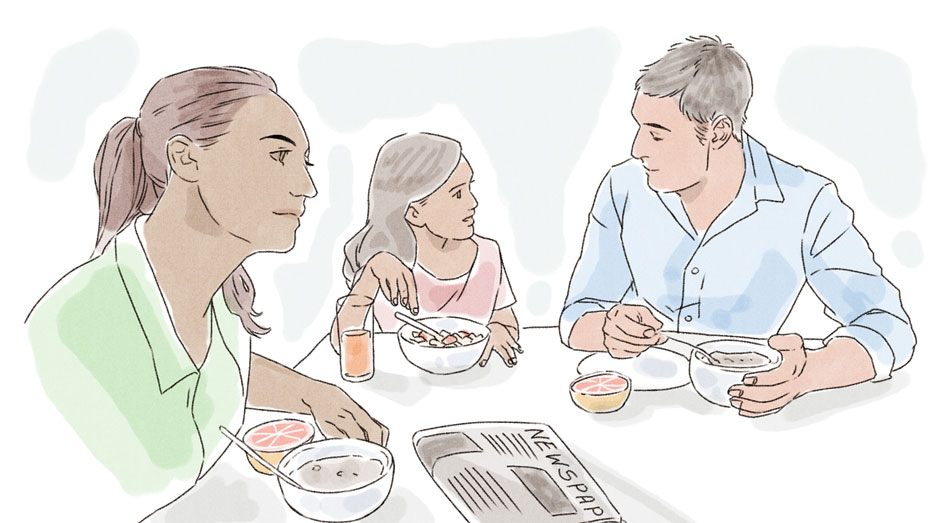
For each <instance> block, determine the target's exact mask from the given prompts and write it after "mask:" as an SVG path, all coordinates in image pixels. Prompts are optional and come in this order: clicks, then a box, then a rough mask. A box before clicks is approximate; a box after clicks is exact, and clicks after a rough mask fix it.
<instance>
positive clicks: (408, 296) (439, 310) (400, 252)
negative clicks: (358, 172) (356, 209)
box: [330, 133, 521, 367]
mask: <svg viewBox="0 0 950 523" xmlns="http://www.w3.org/2000/svg"><path fill="white" fill-rule="evenodd" d="M471 184H472V168H471V166H470V165H469V163H468V160H467V159H466V158H465V156H464V155H462V146H461V144H459V143H458V142H457V141H455V140H453V139H451V138H446V137H444V136H439V135H435V134H428V133H417V134H405V135H400V136H396V137H394V138H392V139H390V140H389V141H387V142H386V143H385V144H383V146H382V147H381V148H380V150H379V154H378V155H377V157H376V165H375V166H374V167H373V175H372V178H371V179H370V183H369V212H368V216H367V219H366V224H365V225H364V226H363V228H362V229H360V231H359V232H357V233H356V234H355V235H354V236H353V237H352V238H351V239H350V240H349V241H348V242H347V243H346V246H345V247H344V252H345V254H346V262H345V263H344V266H343V273H344V276H345V277H346V279H347V283H348V284H349V286H350V294H349V295H348V296H347V299H346V301H345V302H344V304H343V308H342V309H341V312H340V314H339V315H338V318H339V321H338V319H337V318H335V319H334V324H333V335H332V336H331V337H330V339H331V342H332V343H333V344H334V346H337V345H338V344H339V322H344V324H356V323H358V320H357V321H353V320H351V319H349V317H350V316H355V317H359V316H360V315H361V314H364V312H363V311H364V310H365V307H366V306H368V304H370V303H375V304H374V307H373V310H374V314H375V316H376V321H377V322H378V323H379V326H380V327H381V329H382V330H383V331H389V332H392V331H395V330H396V329H397V328H398V327H399V325H400V323H399V321H398V320H397V319H396V318H395V312H396V309H397V307H400V306H402V307H405V308H406V309H408V310H409V311H411V312H412V313H413V314H422V315H423V316H429V315H443V316H461V317H464V318H469V319H472V320H475V321H477V322H480V323H482V324H486V325H487V326H488V329H489V331H490V336H489V341H488V345H487V347H486V348H485V352H484V353H483V354H482V356H481V359H480V361H479V364H480V365H482V366H484V365H485V364H486V362H487V361H488V359H489V357H490V356H491V354H492V351H495V352H498V353H499V355H501V357H502V359H503V360H504V361H505V364H506V365H508V366H509V367H511V366H513V365H515V364H516V363H517V361H518V360H517V358H516V356H515V352H516V351H517V352H521V347H520V345H518V335H519V332H518V320H517V318H515V313H514V310H513V309H512V305H514V303H515V297H514V294H513V293H512V292H511V285H510V284H509V283H508V276H507V274H506V273H505V267H504V264H503V263H502V258H501V252H500V250H499V248H498V244H497V243H495V242H494V241H493V240H490V239H488V238H484V237H481V236H478V235H476V234H475V207H477V206H478V202H477V201H476V200H475V196H474V195H473V194H472V191H471ZM410 267H411V269H410ZM377 291H378V292H380V293H381V294H382V295H383V297H385V301H383V300H376V301H375V302H373V300H374V299H375V297H376V295H377Z"/></svg>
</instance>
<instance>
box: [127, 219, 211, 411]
mask: <svg viewBox="0 0 950 523" xmlns="http://www.w3.org/2000/svg"><path fill="white" fill-rule="evenodd" d="M145 218H146V216H141V217H139V218H138V219H136V220H135V222H134V224H133V225H132V226H129V227H126V228H125V230H123V231H122V232H121V233H119V235H118V236H116V239H115V247H114V249H115V259H116V264H117V266H118V268H119V273H120V275H121V277H122V281H123V283H124V284H125V288H126V291H127V292H128V295H129V300H130V301H131V302H132V307H133V308H134V309H135V315H136V317H137V318H138V320H139V325H140V326H141V328H142V333H143V334H144V335H145V338H146V341H147V342H148V347H149V350H150V351H151V353H152V362H153V364H154V367H155V374H156V377H157V378H158V386H159V389H160V390H161V392H162V394H164V393H165V392H167V391H168V390H169V389H171V388H172V387H174V386H175V385H176V384H178V383H179V382H181V381H182V380H183V379H185V378H186V377H188V376H189V375H191V374H197V373H198V368H197V367H195V364H194V362H193V361H191V357H189V356H188V352H187V351H186V350H185V347H184V345H182V343H181V341H180V340H179V339H178V335H177V334H175V329H174V327H173V326H172V321H171V314H170V313H169V310H168V304H167V303H166V302H165V298H164V297H163V296H162V293H161V290H160V289H159V287H158V282H157V281H156V280H155V274H154V272H153V271H152V266H151V264H150V263H149V261H148V257H147V255H146V254H145V247H144V245H145V240H144V235H143V234H142V226H143V224H144V223H145Z"/></svg>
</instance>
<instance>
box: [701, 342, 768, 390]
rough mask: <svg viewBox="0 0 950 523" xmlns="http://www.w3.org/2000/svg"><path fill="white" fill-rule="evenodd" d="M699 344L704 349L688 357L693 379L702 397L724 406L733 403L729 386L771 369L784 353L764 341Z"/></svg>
mask: <svg viewBox="0 0 950 523" xmlns="http://www.w3.org/2000/svg"><path fill="white" fill-rule="evenodd" d="M698 347H699V348H701V349H702V351H698V350H694V351H693V353H692V354H691V355H690V358H689V379H690V382H692V384H693V388H694V389H696V392H697V393H699V395H700V396H702V397H703V398H705V399H706V400H707V401H709V402H711V403H715V404H716V405H720V406H722V407H731V406H732V405H731V404H730V403H729V400H730V396H729V389H730V388H731V387H733V386H734V385H739V384H741V383H742V380H743V379H744V378H745V377H746V375H747V374H751V373H756V372H765V371H768V370H772V369H774V368H776V367H778V366H779V365H780V364H781V363H782V354H781V353H779V352H778V351H777V350H775V349H773V348H771V347H769V346H768V344H766V343H765V342H764V341H758V340H715V341H707V342H705V343H701V344H699V345H698ZM703 352H705V354H703ZM707 355H708V357H707Z"/></svg>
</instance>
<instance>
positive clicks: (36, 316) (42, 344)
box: [26, 250, 134, 356]
mask: <svg viewBox="0 0 950 523" xmlns="http://www.w3.org/2000/svg"><path fill="white" fill-rule="evenodd" d="M110 253H111V251H110V250H107V251H106V252H105V253H104V254H102V255H100V256H98V257H96V258H93V259H91V260H89V261H87V262H85V263H83V264H82V265H80V266H78V267H76V268H75V269H73V270H71V271H69V272H68V273H67V274H66V275H65V276H63V277H62V278H60V279H59V281H57V282H56V283H55V284H54V285H53V286H52V287H51V288H50V289H49V290H48V291H46V293H45V294H43V296H42V297H41V298H40V299H39V301H38V302H37V303H36V305H34V306H33V309H32V310H31V311H30V313H29V315H28V316H27V318H26V326H27V335H28V336H29V338H30V341H31V343H32V345H33V347H34V350H35V351H36V350H43V349H44V348H47V349H48V348H52V347H55V346H59V347H66V348H69V349H70V350H71V351H72V352H75V353H77V356H78V355H79V354H78V353H81V352H83V351H84V348H88V347H91V346H92V345H99V346H101V343H103V342H105V341H106V340H107V339H108V338H109V337H108V336H105V335H103V334H102V329H100V327H108V330H110V331H113V332H115V331H117V330H122V326H121V325H119V323H120V322H123V321H128V320H129V316H128V314H123V313H122V310H121V309H122V305H123V303H125V304H127V303H128V298H127V295H126V293H125V286H124V284H123V282H122V275H121V274H120V272H119V268H118V266H117V264H116V263H115V258H114V256H113V257H112V259H110ZM123 298H124V299H123ZM133 315H134V313H133ZM97 332H98V333H99V334H96V333H97Z"/></svg>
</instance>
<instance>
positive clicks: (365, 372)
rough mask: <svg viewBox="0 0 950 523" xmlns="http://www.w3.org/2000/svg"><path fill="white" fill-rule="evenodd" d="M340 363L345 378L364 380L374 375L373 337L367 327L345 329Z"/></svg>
mask: <svg viewBox="0 0 950 523" xmlns="http://www.w3.org/2000/svg"><path fill="white" fill-rule="evenodd" d="M341 345H342V347H341V349H340V363H341V367H342V369H341V370H342V373H343V379H345V380H348V381H364V380H368V379H370V378H372V377H373V337H372V334H371V333H370V332H369V331H368V330H366V329H348V330H345V331H343V339H342V344H341Z"/></svg>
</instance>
